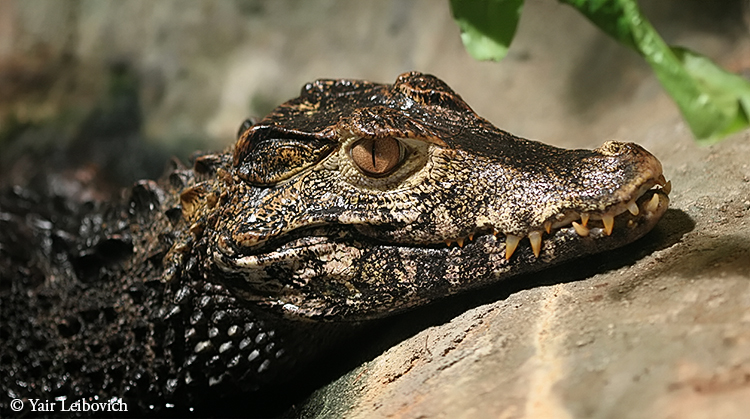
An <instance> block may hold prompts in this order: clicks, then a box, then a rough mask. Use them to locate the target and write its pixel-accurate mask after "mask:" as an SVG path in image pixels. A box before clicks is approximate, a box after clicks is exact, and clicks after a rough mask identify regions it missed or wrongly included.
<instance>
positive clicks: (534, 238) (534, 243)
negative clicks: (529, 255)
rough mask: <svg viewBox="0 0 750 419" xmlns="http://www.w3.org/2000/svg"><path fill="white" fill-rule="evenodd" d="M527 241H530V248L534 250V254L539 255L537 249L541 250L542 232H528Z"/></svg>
mask: <svg viewBox="0 0 750 419" xmlns="http://www.w3.org/2000/svg"><path fill="white" fill-rule="evenodd" d="M529 241H530V242H531V250H533V251H534V256H536V257H539V251H541V250H542V232H541V231H532V232H531V233H529Z"/></svg>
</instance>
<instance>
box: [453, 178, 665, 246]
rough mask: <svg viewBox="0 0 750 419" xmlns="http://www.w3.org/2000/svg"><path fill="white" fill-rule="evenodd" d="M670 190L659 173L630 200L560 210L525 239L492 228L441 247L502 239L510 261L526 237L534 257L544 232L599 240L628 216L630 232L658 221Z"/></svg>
mask: <svg viewBox="0 0 750 419" xmlns="http://www.w3.org/2000/svg"><path fill="white" fill-rule="evenodd" d="M671 190H672V183H671V181H667V180H666V178H665V177H664V175H663V174H659V176H658V177H657V178H655V179H648V180H647V181H646V182H644V183H643V184H642V185H641V186H640V187H637V188H634V192H633V194H632V198H630V199H627V198H626V199H623V200H622V201H621V202H619V203H616V204H612V205H610V206H608V207H606V208H605V209H604V210H601V211H577V210H574V209H568V210H563V211H561V212H559V213H558V214H556V215H554V216H552V217H549V218H548V219H547V220H545V221H544V222H543V223H542V225H541V226H540V227H541V228H539V229H537V230H531V231H529V232H528V233H527V234H526V235H525V236H521V235H515V234H508V233H503V232H501V231H498V230H497V229H495V228H484V229H480V230H478V231H476V232H474V233H470V234H468V235H466V236H463V237H458V238H455V239H446V240H445V245H446V246H448V247H451V246H452V245H453V244H456V245H458V246H459V247H463V246H464V244H465V243H467V242H468V241H472V240H474V239H475V237H478V236H480V235H487V234H492V235H493V236H505V246H506V252H505V258H506V259H507V260H510V258H511V257H512V256H513V253H514V252H515V250H516V248H517V247H518V244H519V243H520V242H521V240H522V239H523V238H524V237H528V238H529V242H530V245H531V248H532V251H533V253H534V256H536V257H539V254H540V252H541V249H542V242H543V237H544V234H545V233H546V234H547V235H548V236H551V235H553V234H554V232H555V231H558V230H564V229H571V230H572V231H574V232H575V233H576V234H577V235H578V236H580V237H589V236H592V237H597V238H599V237H604V236H610V235H611V234H612V231H613V230H614V227H615V225H616V224H619V222H618V221H619V219H623V218H625V217H627V216H628V215H630V218H629V219H628V220H627V221H626V224H625V225H627V227H629V228H631V229H634V228H636V227H637V226H638V225H639V223H641V222H643V220H644V219H651V218H654V217H656V219H658V218H659V217H661V215H662V214H663V213H664V211H665V210H666V208H667V206H668V204H669V196H668V195H669V193H670V192H671Z"/></svg>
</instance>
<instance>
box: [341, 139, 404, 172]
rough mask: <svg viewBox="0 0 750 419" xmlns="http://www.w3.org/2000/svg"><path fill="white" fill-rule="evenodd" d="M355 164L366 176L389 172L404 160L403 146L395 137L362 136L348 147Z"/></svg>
mask: <svg viewBox="0 0 750 419" xmlns="http://www.w3.org/2000/svg"><path fill="white" fill-rule="evenodd" d="M349 157H350V158H351V159H352V162H354V164H355V166H357V168H358V169H359V170H360V171H361V172H362V173H364V174H365V175H367V176H371V177H383V176H387V175H389V174H391V173H392V172H393V171H394V170H396V169H397V168H398V166H399V165H400V164H401V163H402V162H403V161H404V158H405V153H404V146H403V144H402V143H401V141H399V140H398V139H396V138H392V137H386V138H377V139H376V138H362V139H359V140H357V142H355V143H354V144H353V145H352V146H351V148H350V149H349Z"/></svg>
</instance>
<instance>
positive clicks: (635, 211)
mask: <svg viewBox="0 0 750 419" xmlns="http://www.w3.org/2000/svg"><path fill="white" fill-rule="evenodd" d="M628 211H630V213H631V214H633V215H638V212H639V211H638V204H636V203H635V201H630V202H629V203H628Z"/></svg>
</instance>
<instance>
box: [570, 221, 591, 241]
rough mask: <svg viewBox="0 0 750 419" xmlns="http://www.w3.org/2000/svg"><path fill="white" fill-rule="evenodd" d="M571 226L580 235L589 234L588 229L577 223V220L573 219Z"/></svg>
mask: <svg viewBox="0 0 750 419" xmlns="http://www.w3.org/2000/svg"><path fill="white" fill-rule="evenodd" d="M573 228H574V229H575V230H576V233H578V235H579V236H581V237H586V236H588V235H589V229H588V228H586V227H585V226H582V225H581V224H578V223H577V222H575V221H573Z"/></svg>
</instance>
